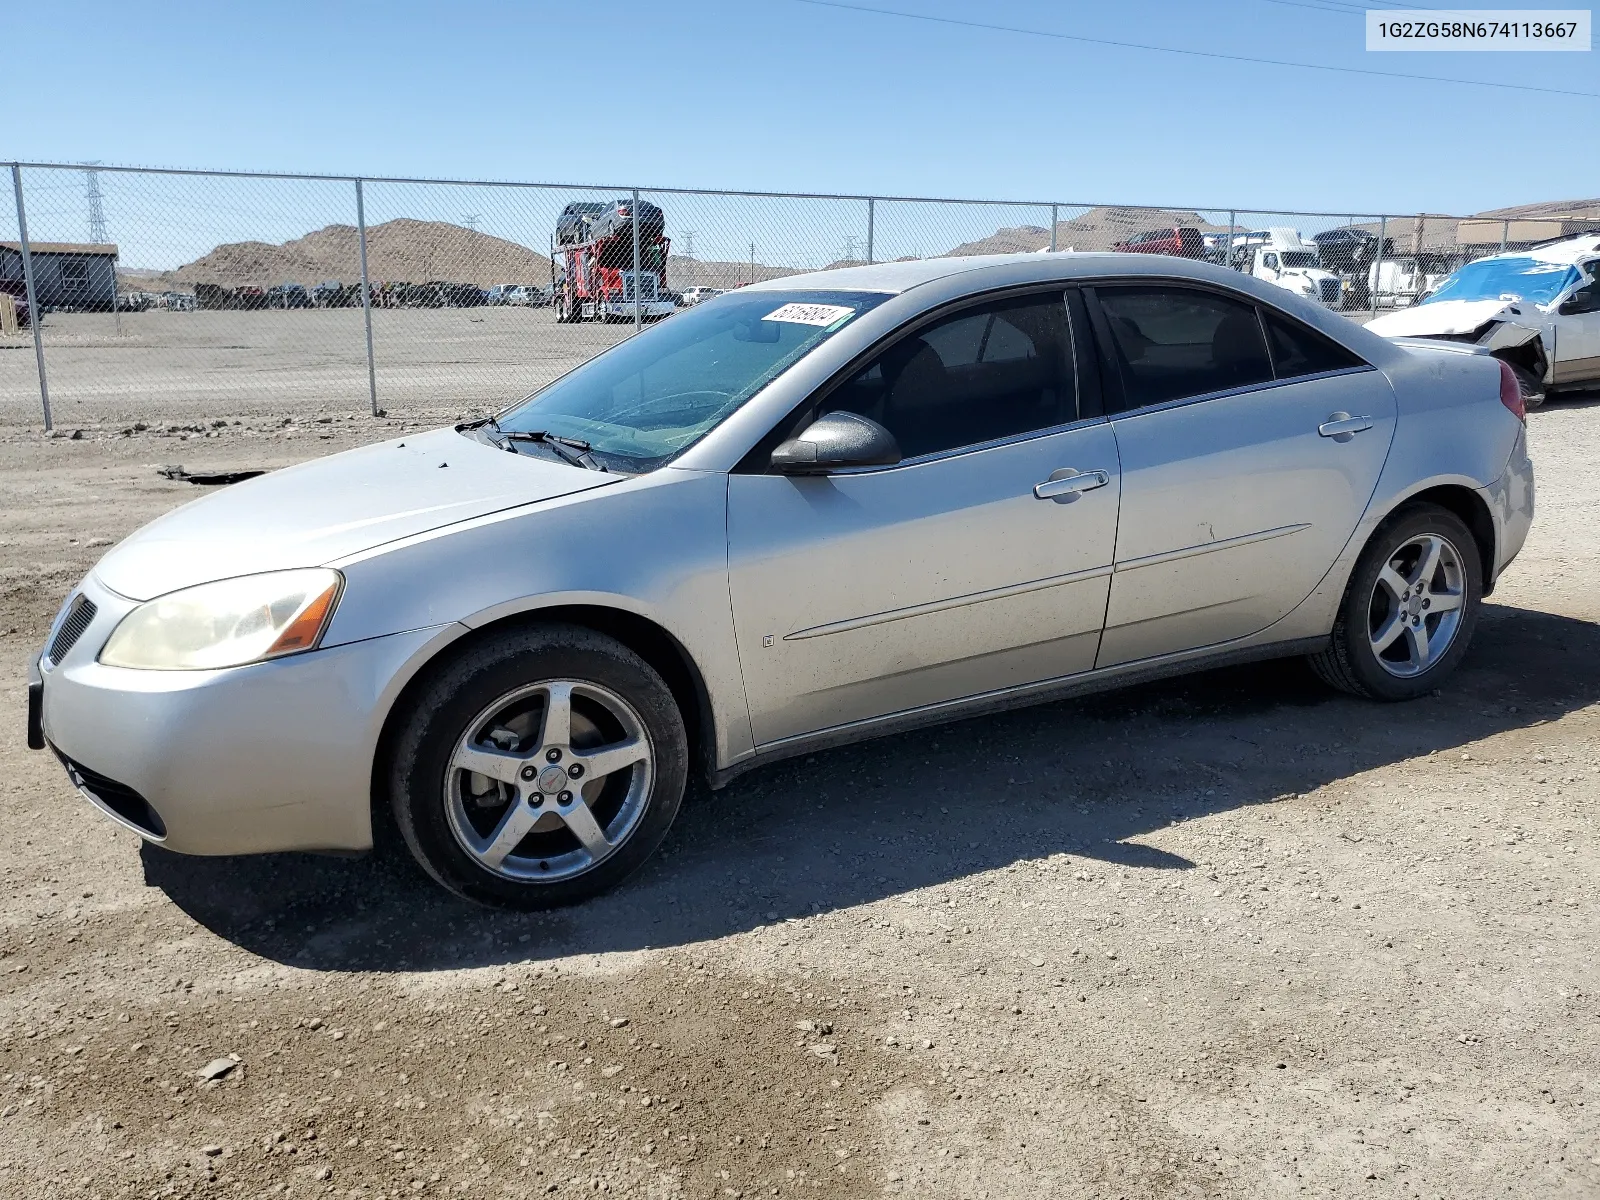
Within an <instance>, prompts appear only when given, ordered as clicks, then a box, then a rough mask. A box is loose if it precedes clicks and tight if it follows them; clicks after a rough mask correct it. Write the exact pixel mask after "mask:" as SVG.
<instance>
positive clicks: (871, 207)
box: [867, 197, 878, 263]
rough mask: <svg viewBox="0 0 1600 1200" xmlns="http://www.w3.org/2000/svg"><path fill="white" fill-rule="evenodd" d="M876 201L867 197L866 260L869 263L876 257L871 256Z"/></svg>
mask: <svg viewBox="0 0 1600 1200" xmlns="http://www.w3.org/2000/svg"><path fill="white" fill-rule="evenodd" d="M877 203H878V202H877V201H876V200H873V199H872V198H871V197H868V199H867V261H868V262H869V263H871V262H876V261H877V260H876V259H874V258H873V257H872V237H873V233H874V230H873V224H874V223H875V221H876V220H877V215H878V214H877Z"/></svg>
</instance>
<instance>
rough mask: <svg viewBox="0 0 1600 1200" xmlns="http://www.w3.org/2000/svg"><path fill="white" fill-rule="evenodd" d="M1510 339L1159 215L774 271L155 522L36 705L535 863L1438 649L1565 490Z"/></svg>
mask: <svg viewBox="0 0 1600 1200" xmlns="http://www.w3.org/2000/svg"><path fill="white" fill-rule="evenodd" d="M1523 419H1524V414H1523V411H1522V401H1521V399H1520V396H1519V393H1518V388H1517V383H1516V380H1515V379H1514V378H1513V377H1512V375H1511V372H1510V370H1509V368H1508V367H1506V366H1505V365H1504V364H1502V363H1501V362H1499V361H1498V360H1496V359H1495V358H1493V357H1490V356H1488V355H1487V354H1485V353H1483V352H1482V350H1481V348H1479V347H1472V346H1465V345H1457V346H1448V345H1447V346H1441V347H1438V348H1419V347H1408V346H1402V345H1396V344H1394V343H1391V342H1389V341H1387V340H1385V339H1384V338H1381V337H1378V336H1376V335H1374V334H1371V333H1368V332H1366V331H1364V330H1362V329H1360V328H1359V327H1357V326H1355V325H1353V324H1351V323H1350V322H1348V321H1346V320H1344V319H1343V318H1341V317H1339V316H1336V315H1334V314H1331V313H1329V312H1328V311H1326V310H1325V309H1323V308H1322V307H1321V306H1319V305H1316V304H1312V303H1310V302H1309V301H1305V300H1302V299H1300V298H1298V297H1295V296H1293V295H1291V294H1289V293H1287V292H1285V291H1284V290H1283V289H1281V288H1278V287H1274V286H1273V285H1271V284H1269V283H1263V282H1260V281H1258V280H1253V279H1249V278H1246V277H1243V276H1241V275H1239V274H1237V273H1236V272H1233V271H1227V270H1223V269H1221V268H1218V267H1214V266H1210V265H1208V264H1205V263H1200V262H1193V261H1189V260H1185V259H1180V258H1171V257H1147V256H1139V255H1127V254H1104V255H1098V254H1041V255H1016V256H999V257H989V258H958V259H935V260H928V261H922V262H905V263H893V264H886V265H880V266H865V267H853V268H849V269H844V270H838V271H829V272H822V273H818V274H813V275H802V276H795V277H791V278H787V279H781V280H774V281H772V282H770V283H762V284H758V285H755V286H751V287H745V288H740V289H737V290H735V291H733V292H730V293H728V294H726V295H722V296H718V297H716V298H715V299H712V300H709V301H707V302H706V303H704V304H700V305H696V306H695V307H693V308H691V309H688V310H686V311H685V312H683V313H681V314H679V315H678V316H675V317H673V318H672V319H671V320H669V321H666V322H664V323H663V324H661V325H660V326H657V327H655V328H652V329H649V330H646V331H645V332H643V333H641V334H639V335H638V336H635V337H633V338H631V339H629V340H628V341H625V342H623V343H622V344H620V345H618V346H616V347H614V348H612V349H610V350H608V351H606V352H605V353H603V354H601V355H600V356H598V357H597V358H595V359H593V360H591V361H589V362H587V363H585V364H583V365H582V366H580V367H578V368H577V369H575V370H573V371H572V372H570V373H569V374H567V375H566V376H565V377H563V378H561V379H559V380H557V381H556V382H554V383H552V384H550V385H549V386H548V387H545V388H543V389H542V390H541V391H539V392H536V393H535V394H533V395H532V396H530V397H528V398H527V399H525V400H523V401H521V402H520V403H518V404H516V405H513V406H512V407H510V408H508V409H506V410H505V411H504V412H502V413H500V414H499V415H498V417H497V418H496V419H493V420H486V421H479V422H476V423H470V424H464V425H460V426H457V427H455V428H453V429H448V428H447V429H440V430H436V431H433V432H428V433H423V434H419V435H416V436H408V437H405V438H402V439H400V440H397V441H390V442H386V443H383V444H380V445H374V446H368V447H366V448H364V449H359V450H353V451H350V452H348V453H344V454H338V455H334V456H332V457H329V458H325V459H321V460H319V461H315V462H308V463H305V464H302V465H300V466H296V467H293V468H290V469H288V470H283V471H278V472H276V473H274V474H271V475H267V476H265V477H263V478H260V479H257V480H253V481H250V482H246V483H241V484H238V485H236V486H234V487H231V488H228V489H227V490H226V491H223V492H221V493H219V494H216V495H214V496H211V497H209V498H207V499H204V500H201V501H199V502H197V503H193V504H190V505H187V506H185V507H183V508H180V509H178V510H176V511H174V512H172V513H170V514H168V515H167V516H164V517H162V518H161V519H159V520H157V521H155V522H153V523H152V524H150V525H149V526H147V527H145V528H144V529H142V530H140V531H139V532H138V533H136V534H134V535H133V536H132V537H130V538H129V539H128V540H127V541H125V542H123V543H122V544H121V545H119V546H117V547H116V548H115V549H113V550H112V551H111V552H110V553H108V554H107V555H106V556H105V557H104V558H103V559H102V560H101V561H100V562H99V564H98V565H96V567H95V568H94V570H93V571H92V572H90V574H89V576H88V577H87V578H86V579H85V580H84V581H83V583H82V584H81V585H80V586H79V587H78V588H76V589H74V591H73V592H72V594H71V595H70V596H69V597H68V598H67V601H66V604H65V606H64V607H63V608H62V610H61V614H60V616H59V617H58V618H57V619H56V621H55V624H54V626H53V627H52V629H51V631H50V636H49V639H48V641H47V643H46V645H45V647H44V649H43V651H42V653H41V655H40V657H39V660H38V662H37V665H36V669H35V671H34V672H33V677H32V679H31V680H30V687H29V699H30V705H29V713H30V720H29V738H30V741H31V742H32V743H33V744H34V745H35V746H38V747H41V748H42V747H45V746H48V747H49V748H50V749H51V750H53V751H54V753H55V754H56V755H58V756H59V757H60V759H61V761H62V763H63V764H64V765H65V767H66V770H67V774H68V776H69V777H70V779H71V780H72V782H73V783H74V784H75V785H76V786H77V787H78V789H79V790H80V791H81V792H82V793H83V794H84V795H85V796H86V797H87V798H88V800H89V801H90V803H92V804H94V805H95V806H96V807H97V808H98V809H100V810H101V811H102V812H103V813H105V814H106V815H107V816H108V817H110V818H111V819H112V820H115V821H117V822H119V823H121V824H122V825H125V826H127V827H128V828H130V829H132V830H134V831H136V832H137V833H139V834H140V835H141V836H143V837H145V838H147V839H149V840H150V841H153V842H158V843H161V844H162V845H165V846H166V847H168V848H169V849H172V850H176V851H182V852H185V853H190V854H242V853H253V852H261V851H280V850H333V851H360V850H365V849H368V848H370V847H371V846H372V844H373V830H374V827H375V825H376V824H377V823H379V822H390V821H392V822H393V823H394V824H395V825H396V826H397V827H398V829H399V831H400V833H401V834H402V835H403V837H404V840H405V842H406V844H407V846H408V847H409V848H410V851H411V853H412V854H414V855H415V857H416V859H417V861H418V862H419V863H420V864H421V865H422V867H423V868H424V869H425V870H426V871H427V872H428V873H429V874H430V875H431V876H432V877H433V878H434V879H436V880H437V881H438V882H439V883H441V884H443V885H444V886H445V887H447V888H449V889H451V890H452V891H454V892H457V893H459V894H460V895H462V896H465V897H469V898H471V899H473V900H477V901H481V902H483V903H486V904H498V905H507V906H515V907H524V908H536V907H542V906H547V905H553V904H560V903H566V902H570V901H574V900H578V899H581V898H583V897H586V896H589V895H592V894H594V893H596V892H598V891H600V890H602V889H605V888H608V887H611V886H612V885H614V884H616V883H617V882H618V881H619V880H621V879H623V878H624V877H625V876H626V875H627V874H628V873H629V872H631V871H633V870H634V869H635V868H637V867H638V866H639V865H640V863H642V862H643V861H644V860H645V859H646V858H647V857H648V856H649V855H650V853H651V852H652V851H653V850H654V849H655V848H656V846H657V845H659V843H660V842H661V840H662V838H663V836H664V835H665V834H666V832H667V829H668V826H670V825H671V823H672V820H673V817H674V815H675V814H676V812H677V809H678V805H679V802H680V799H681V798H682V796H683V792H684V788H685V785H686V783H687V782H688V780H689V777H690V775H691V774H698V775H700V776H703V777H704V778H705V779H707V780H708V781H709V783H710V785H711V786H712V787H717V786H720V785H721V784H723V783H725V782H726V781H727V780H729V779H730V778H732V777H733V776H734V775H736V774H738V773H739V772H742V771H744V770H747V769H749V768H751V767H755V766H759V765H761V764H763V763H766V762H769V761H772V760H774V759H778V758H781V757H784V756H786V755H792V754H796V753H800V752H803V751H807V750H812V749H816V748H818V747H824V746H829V745H834V744H838V743H841V742H846V741H852V740H855V739H859V738H866V737H872V736H875V735H878V734H883V733H889V732H892V731H896V730H903V729H906V728H909V727H913V726H918V725H924V724H928V723H932V722H937V721H946V720H951V719H954V718H958V717H966V716H971V715H973V714H976V713H982V712H986V711H991V710H996V709H1000V708H1005V707H1010V706H1014V705H1021V704H1029V703H1034V702H1037V701H1041V700H1047V699H1051V698H1056V697H1061V696H1066V695H1072V694H1076V693H1083V692H1088V691H1093V690H1097V689H1103V688H1109V687H1114V686H1117V685H1119V684H1124V683H1129V682H1132V681H1135V680H1147V679H1150V678H1152V677H1155V676H1162V675H1170V674H1176V673H1179V672H1185V671H1193V670H1197V669H1201V668H1205V667H1209V666H1213V665H1215V664H1218V663H1225V662H1238V661H1241V660H1248V659H1261V658H1268V657H1273V656H1281V655H1307V656H1309V658H1310V661H1311V663H1312V665H1313V666H1314V667H1315V669H1316V671H1317V672H1318V673H1319V674H1320V675H1321V676H1322V677H1323V678H1324V679H1325V680H1327V681H1328V682H1329V683H1330V684H1332V685H1334V686H1335V687H1338V688H1342V689H1344V690H1345V691H1348V692H1353V693H1355V694H1357V695H1360V696H1366V697H1370V698H1372V699H1374V700H1386V701H1394V700H1405V699H1408V698H1411V697H1414V696H1418V695H1421V694H1423V693H1425V692H1428V691H1431V690H1432V689H1433V688H1435V687H1436V686H1438V685H1439V683H1440V682H1441V681H1442V680H1443V679H1444V678H1445V677H1446V676H1448V675H1449V674H1450V672H1451V671H1452V670H1453V669H1454V668H1455V667H1456V665H1457V664H1458V663H1459V662H1460V660H1461V657H1462V655H1463V654H1464V653H1465V652H1466V650H1467V646H1468V642H1469V641H1470V639H1471V637H1472V632H1473V627H1474V625H1475V623H1476V621H1477V617H1478V610H1479V604H1480V602H1481V600H1482V597H1483V596H1484V595H1486V594H1487V593H1488V592H1489V591H1490V589H1491V588H1493V586H1494V583H1495V580H1496V578H1497V577H1498V576H1499V574H1500V572H1501V571H1502V570H1504V569H1505V567H1506V565H1507V564H1508V563H1509V562H1510V561H1511V560H1512V558H1513V557H1514V556H1515V555H1516V553H1517V551H1518V550H1519V549H1520V548H1521V546H1522V543H1523V539H1524V538H1525V536H1526V535H1527V532H1528V527H1529V523H1530V522H1531V520H1532V516H1533V476H1532V467H1531V464H1530V463H1529V461H1528V456H1527V452H1526V448H1525V441H1524V429H1523Z"/></svg>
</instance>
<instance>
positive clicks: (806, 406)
mask: <svg viewBox="0 0 1600 1200" xmlns="http://www.w3.org/2000/svg"><path fill="white" fill-rule="evenodd" d="M1076 291H1078V287H1077V283H1076V281H1069V280H1059V281H1056V282H1051V283H1043V284H1040V283H1025V284H1012V285H1010V286H1008V287H1001V288H995V289H993V290H991V291H986V292H974V293H972V294H969V295H966V296H959V297H957V298H955V299H953V300H949V301H946V302H945V303H943V304H940V305H937V306H935V307H933V308H930V309H928V310H927V311H926V312H924V313H921V314H919V315H918V316H917V317H916V318H915V319H913V320H911V321H908V322H907V323H906V324H904V325H901V326H900V327H899V328H897V329H894V330H892V331H891V332H889V333H888V334H885V335H884V336H883V337H882V338H880V339H879V340H878V341H876V342H874V343H873V344H872V345H871V346H869V347H868V348H867V349H865V350H863V351H862V352H861V353H860V354H858V355H856V356H855V357H854V358H852V359H851V360H850V361H849V362H848V363H846V364H845V365H844V366H843V367H841V368H840V369H839V370H837V371H835V372H834V373H833V375H831V376H829V377H828V379H827V380H825V381H824V382H823V383H821V384H819V385H818V386H817V387H815V388H813V389H812V390H811V392H810V393H809V394H808V395H807V396H806V397H805V399H803V400H801V401H800V402H799V403H798V404H796V405H795V406H794V407H793V408H791V409H790V410H789V411H788V412H787V413H785V414H784V415H783V416H782V417H780V418H779V419H778V420H776V421H774V422H773V423H772V426H771V428H770V429H768V430H767V432H766V433H765V434H763V435H762V436H761V438H760V439H759V440H758V441H757V442H756V444H755V445H754V446H752V447H751V448H750V449H749V450H748V451H746V452H745V455H744V457H742V458H741V459H740V460H739V461H738V462H737V463H735V464H734V466H733V469H732V470H731V471H730V472H729V474H731V475H780V474H782V472H778V471H774V470H773V469H772V451H773V450H774V448H776V447H777V445H778V444H779V443H780V442H783V441H785V440H787V439H788V438H789V437H792V436H794V434H795V433H797V432H798V431H799V430H798V423H799V421H800V420H801V419H802V418H803V417H804V415H805V414H806V413H807V412H808V411H814V410H815V409H816V408H817V407H818V406H820V405H821V404H822V403H824V402H825V401H826V400H827V399H828V397H829V396H831V395H832V394H833V393H834V392H835V391H837V390H838V389H839V388H841V387H843V386H844V385H845V384H846V383H848V382H849V381H850V379H851V378H853V377H854V376H855V375H856V373H857V372H859V371H860V370H861V369H862V368H864V367H866V366H867V365H868V364H870V363H871V362H872V360H873V359H875V358H877V357H878V356H879V355H881V354H883V353H884V352H885V351H887V350H889V349H890V348H891V347H893V346H895V345H897V344H898V343H899V342H901V341H902V340H904V339H905V338H908V337H913V336H915V335H916V334H917V333H918V332H920V331H921V330H923V329H926V328H927V327H928V326H929V325H932V324H935V323H936V322H938V321H942V320H944V319H945V318H946V317H950V316H954V315H956V314H958V313H960V312H962V311H963V310H965V309H968V308H978V307H981V306H983V305H985V304H992V303H994V302H996V301H1003V300H1016V299H1023V298H1026V297H1029V296H1057V297H1059V298H1060V299H1061V305H1062V308H1063V309H1064V310H1065V312H1066V315H1067V338H1068V341H1069V342H1070V350H1071V354H1072V372H1073V384H1074V388H1075V391H1076V395H1077V400H1078V415H1077V417H1076V418H1074V419H1073V420H1071V421H1066V422H1063V423H1062V424H1060V425H1053V426H1051V427H1050V428H1048V429H1036V430H1029V431H1027V432H1024V433H1015V434H1009V435H1007V436H1006V437H1002V438H991V439H990V440H989V441H986V442H971V443H968V444H967V445H964V446H954V447H951V448H950V449H949V450H935V451H930V452H928V453H927V454H919V455H916V456H915V457H913V458H904V459H901V460H900V461H899V462H898V463H894V464H893V465H891V466H886V467H848V468H841V469H839V470H835V471H829V472H827V474H828V475H867V474H874V473H877V472H883V471H895V470H898V469H900V468H901V467H905V466H921V465H922V464H923V463H927V462H935V461H937V460H939V459H942V458H953V457H955V456H957V455H961V454H972V453H976V452H977V451H980V450H992V449H994V448H995V447H997V446H1004V445H1009V444H1011V443H1014V442H1023V441H1028V440H1031V439H1033V438H1037V437H1048V436H1050V435H1052V434H1056V433H1060V432H1062V431H1063V430H1067V429H1071V428H1073V427H1075V426H1078V425H1091V424H1094V423H1095V422H1098V421H1103V420H1105V419H1106V417H1107V415H1108V413H1107V409H1106V405H1105V403H1104V401H1103V397H1102V396H1101V395H1100V392H1099V386H1100V383H1101V381H1102V380H1103V378H1104V372H1102V371H1100V370H1099V369H1098V368H1099V364H1098V362H1097V361H1096V360H1095V357H1094V350H1093V347H1091V346H1090V345H1088V342H1089V339H1088V338H1085V337H1080V336H1078V331H1077V328H1076V322H1075V314H1074V312H1073V303H1072V294H1073V293H1075V292H1076ZM1079 305H1080V306H1081V305H1082V298H1081V297H1080V298H1079ZM1086 362H1087V363H1088V365H1089V368H1090V369H1089V370H1086V369H1085V364H1086ZM1091 384H1092V385H1093V388H1094V391H1093V394H1092V395H1091V394H1090V386H1091ZM1086 410H1093V411H1092V413H1091V412H1090V411H1086Z"/></svg>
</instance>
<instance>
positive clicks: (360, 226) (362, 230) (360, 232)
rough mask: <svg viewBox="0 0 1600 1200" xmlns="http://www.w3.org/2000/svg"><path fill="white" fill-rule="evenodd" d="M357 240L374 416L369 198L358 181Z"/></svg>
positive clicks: (375, 379)
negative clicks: (368, 237)
mask: <svg viewBox="0 0 1600 1200" xmlns="http://www.w3.org/2000/svg"><path fill="white" fill-rule="evenodd" d="M356 240H357V241H358V242H359V243H360V245H361V316H362V319H363V320H364V321H365V322H366V326H367V394H368V395H369V396H370V397H371V399H372V415H373V416H375V417H376V416H381V415H382V413H381V412H380V411H379V409H378V364H377V360H376V359H374V358H373V356H372V281H371V279H369V278H368V276H367V198H366V194H365V193H364V192H363V191H362V188H361V180H359V179H358V180H356Z"/></svg>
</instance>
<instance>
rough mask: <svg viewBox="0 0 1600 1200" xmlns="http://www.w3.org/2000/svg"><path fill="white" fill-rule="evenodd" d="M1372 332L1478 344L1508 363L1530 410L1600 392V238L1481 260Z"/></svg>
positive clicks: (1388, 317)
mask: <svg viewBox="0 0 1600 1200" xmlns="http://www.w3.org/2000/svg"><path fill="white" fill-rule="evenodd" d="M1367 328H1368V329H1370V330H1371V331H1372V332H1373V333H1377V334H1381V335H1382V336H1384V337H1389V338H1428V339H1433V340H1442V341H1452V342H1466V343H1470V344H1473V345H1476V346H1480V347H1482V348H1483V350H1484V351H1485V352H1487V353H1489V354H1492V355H1494V356H1495V357H1496V358H1500V359H1504V360H1505V361H1506V362H1507V363H1509V364H1510V366H1511V369H1512V371H1513V372H1515V374H1516V376H1517V382H1518V383H1519V384H1520V385H1521V388H1522V397H1523V402H1524V403H1525V404H1526V405H1527V406H1528V407H1530V408H1532V407H1534V406H1536V405H1538V404H1542V403H1543V402H1544V399H1545V396H1546V395H1549V394H1554V393H1557V392H1565V391H1581V390H1585V389H1590V388H1600V234H1594V233H1591V234H1584V235H1583V236H1581V237H1574V238H1565V239H1563V240H1561V241H1559V242H1552V243H1550V244H1548V245H1544V246H1536V247H1534V248H1533V249H1531V250H1513V251H1507V252H1505V253H1503V254H1491V255H1489V256H1488V257H1486V258H1480V259H1476V260H1474V261H1472V262H1470V263H1468V264H1467V265H1466V266H1464V267H1462V268H1461V269H1460V270H1458V271H1456V272H1455V273H1454V274H1452V275H1450V276H1449V277H1448V278H1446V279H1445V280H1444V281H1443V282H1442V283H1440V284H1439V286H1438V287H1437V288H1435V289H1434V290H1433V292H1432V293H1431V294H1429V295H1427V296H1425V297H1424V298H1423V299H1422V300H1421V301H1420V302H1419V303H1418V304H1417V305H1415V306H1414V307H1412V308H1406V309H1401V310H1399V311H1398V312H1393V313H1389V314H1387V315H1385V316H1382V317H1378V318H1377V319H1376V320H1373V321H1369V322H1368V323H1367Z"/></svg>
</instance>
